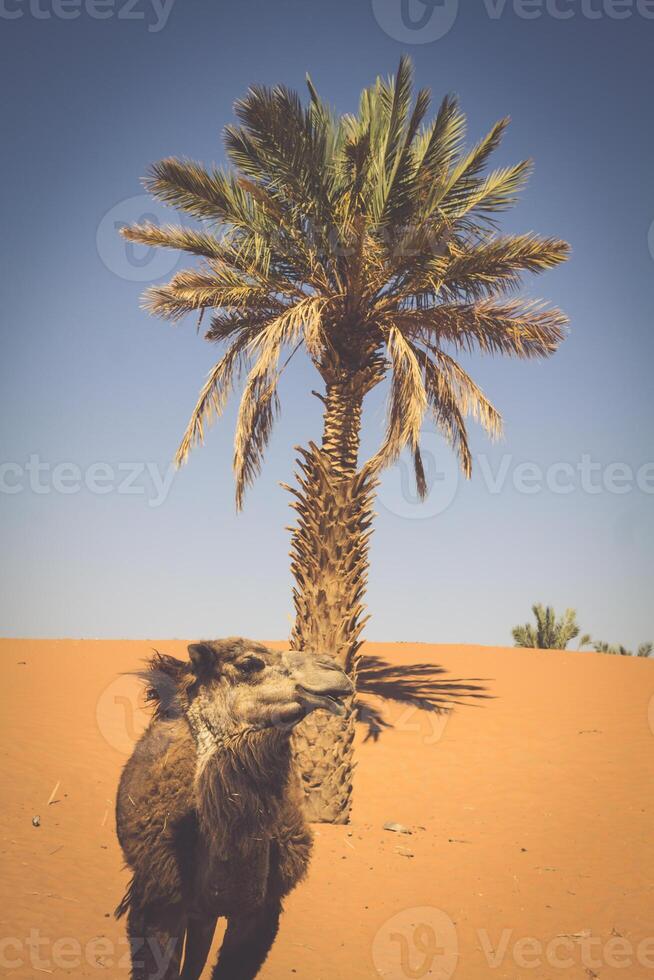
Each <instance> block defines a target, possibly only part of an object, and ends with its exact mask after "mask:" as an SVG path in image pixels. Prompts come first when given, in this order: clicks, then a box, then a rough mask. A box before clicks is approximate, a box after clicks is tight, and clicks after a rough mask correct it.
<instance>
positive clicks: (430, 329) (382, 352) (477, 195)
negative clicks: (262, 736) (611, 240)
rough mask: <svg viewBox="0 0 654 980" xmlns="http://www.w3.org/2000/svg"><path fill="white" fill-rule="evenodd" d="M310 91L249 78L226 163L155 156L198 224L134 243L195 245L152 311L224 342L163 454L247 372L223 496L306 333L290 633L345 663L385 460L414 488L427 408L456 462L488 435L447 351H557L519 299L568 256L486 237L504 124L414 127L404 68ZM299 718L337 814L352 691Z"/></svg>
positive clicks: (153, 296) (310, 787)
mask: <svg viewBox="0 0 654 980" xmlns="http://www.w3.org/2000/svg"><path fill="white" fill-rule="evenodd" d="M307 83H308V90H309V96H308V101H307V104H306V105H305V104H303V103H302V101H301V99H300V97H299V96H298V95H297V93H295V92H293V91H290V90H289V89H287V88H285V87H283V86H277V87H275V88H273V89H269V88H264V87H260V86H256V87H252V88H250V89H249V91H248V92H247V94H246V95H245V97H244V98H243V99H242V100H240V101H238V102H237V103H236V105H235V112H236V117H237V122H236V124H234V125H228V126H226V128H225V133H224V137H225V145H226V151H227V156H228V158H229V161H230V162H231V165H232V168H231V169H229V170H217V169H211V170H208V169H205V167H203V166H202V165H200V164H198V163H194V162H190V161H187V160H180V159H173V158H169V159H165V160H162V161H161V162H159V163H156V164H154V165H153V166H152V167H151V169H150V172H149V174H148V175H147V177H146V178H145V186H146V188H147V189H148V190H149V191H150V192H151V193H152V194H153V195H154V196H155V197H156V198H157V199H158V200H160V201H163V202H165V203H166V204H168V205H172V206H173V207H175V208H177V209H178V210H180V211H182V212H184V213H185V214H186V215H190V216H191V217H192V218H195V219H199V221H200V225H199V227H193V228H191V227H179V226H177V227H175V226H166V227H158V226H155V225H153V224H142V225H138V226H133V227H129V228H126V229H124V231H123V233H124V235H125V237H126V238H128V239H129V240H131V241H133V242H141V243H144V244H147V245H149V246H159V245H160V246H164V247H169V248H174V249H181V250H182V251H185V252H188V253H190V254H191V255H195V256H199V257H200V259H201V260H202V262H201V264H200V266H199V267H195V268H191V269H187V270H185V271H181V272H178V273H177V274H176V275H175V276H174V277H173V278H172V280H171V281H170V282H169V283H167V284H165V285H158V286H155V287H153V288H150V289H149V290H148V291H147V292H146V294H145V306H146V308H147V309H148V310H149V311H150V312H151V313H153V314H156V315H158V316H161V317H163V318H165V319H168V320H172V321H175V320H178V319H180V318H181V317H183V316H184V315H185V314H187V313H192V312H195V313H199V315H200V318H201V317H202V314H203V313H204V311H205V310H207V309H210V310H212V316H211V321H210V325H209V328H208V330H207V332H206V335H205V336H206V339H207V340H209V341H210V342H211V343H215V344H218V345H224V351H223V353H222V355H221V356H220V358H219V360H218V361H217V363H216V364H215V365H214V367H213V368H212V369H211V371H210V372H209V375H208V377H207V380H206V382H205V384H204V387H203V388H202V391H201V393H200V397H199V399H198V402H197V405H196V406H195V409H194V411H193V414H192V416H191V420H190V422H189V425H188V428H187V429H186V432H185V434H184V437H183V439H182V442H181V445H180V447H179V450H178V453H177V462H178V464H181V463H183V462H184V461H185V460H186V458H187V456H188V454H189V451H190V450H191V448H192V447H193V446H195V445H196V444H198V443H201V442H202V441H203V437H204V431H205V427H206V425H207V423H208V422H209V421H210V420H211V419H212V418H213V417H216V416H219V415H220V414H221V412H222V411H223V408H224V406H225V403H226V400H227V398H228V396H229V395H230V393H231V392H232V389H233V387H234V386H235V385H236V383H237V382H238V380H239V379H240V378H241V377H244V385H243V389H242V394H241V396H240V409H239V413H238V420H237V424H236V435H235V445H234V460H233V466H234V474H235V481H236V504H237V507H238V508H240V507H241V506H242V504H243V498H244V493H245V490H246V488H247V486H248V485H249V484H250V483H251V482H252V481H253V480H254V479H255V477H256V476H257V475H258V473H259V471H260V468H261V463H262V456H263V453H264V450H265V448H266V444H267V442H268V439H269V436H270V432H271V429H272V426H273V423H274V421H275V419H276V417H277V414H278V411H279V401H278V397H277V385H278V381H279V377H280V374H281V372H282V371H283V370H284V367H285V366H286V364H287V363H288V360H289V358H290V357H292V356H293V355H294V354H295V352H296V351H298V350H299V349H300V348H303V350H304V351H305V353H306V355H307V356H308V357H309V358H310V360H311V362H312V363H313V365H314V367H315V369H316V371H317V375H318V376H319V378H320V382H321V383H322V386H323V390H322V391H320V392H316V394H317V395H318V397H319V398H320V400H321V402H322V405H323V432H322V440H321V442H320V444H316V443H313V442H312V443H310V444H309V445H308V446H307V447H305V448H303V449H301V450H299V453H300V456H299V461H298V465H299V474H298V480H297V484H296V486H295V487H294V488H293V489H292V493H293V494H294V496H295V500H294V505H293V506H294V507H295V509H296V511H297V524H296V527H295V529H294V531H293V536H292V544H291V558H292V571H293V575H294V577H295V583H296V584H295V588H294V603H295V610H296V619H295V626H294V629H293V633H292V639H291V642H292V644H293V646H294V647H296V648H307V649H312V650H316V651H329V652H331V653H332V654H333V655H335V656H336V657H338V659H339V660H340V661H341V663H342V664H344V666H345V668H346V669H347V671H348V672H349V673H350V675H351V676H352V677H353V678H355V679H356V667H357V658H358V651H359V647H360V643H361V631H362V629H363V625H364V622H365V618H364V605H363V599H364V592H365V587H366V577H367V569H368V541H369V537H370V534H371V530H372V519H373V513H372V501H373V496H374V491H375V487H376V483H377V479H378V475H379V473H380V471H381V470H382V468H383V467H385V466H388V465H389V464H392V463H393V462H394V461H396V460H397V458H398V456H399V454H400V452H401V451H402V450H403V448H404V447H408V449H409V451H410V453H411V455H412V458H413V462H414V466H415V475H416V480H417V489H418V493H419V494H420V495H421V496H424V495H425V494H426V492H427V487H426V481H425V476H424V472H423V467H422V461H421V457H420V431H421V426H422V425H423V421H424V419H425V417H426V416H427V415H428V414H430V415H431V417H432V419H433V421H434V423H435V425H436V427H437V428H438V429H439V430H440V432H441V433H443V435H444V436H445V438H446V440H447V441H448V442H449V443H450V444H451V446H452V447H453V449H454V451H455V452H456V453H457V455H458V458H459V460H460V463H461V467H462V469H463V472H464V474H465V475H466V476H470V472H471V467H472V459H471V453H470V449H469V444H468V436H467V429H466V419H467V417H468V416H472V417H473V418H474V419H475V420H477V421H478V422H480V423H481V425H482V426H483V428H484V429H485V430H486V431H487V432H488V433H489V435H490V436H492V437H495V436H498V435H499V434H500V432H501V428H502V422H501V417H500V415H499V413H498V411H497V410H496V409H495V408H494V407H493V405H492V404H491V403H490V401H489V400H488V399H487V398H486V396H485V395H484V393H483V392H482V391H481V390H480V388H479V387H478V386H477V385H476V384H475V382H474V381H473V379H472V378H471V377H470V376H469V374H468V373H467V372H466V371H465V370H464V369H463V367H462V366H461V365H460V363H459V362H458V360H457V354H459V353H461V352H465V353H468V352H470V351H472V350H479V351H481V352H483V353H486V354H506V355H509V356H515V357H520V358H543V357H548V356H549V355H551V354H553V353H554V351H555V350H556V349H557V347H558V346H559V344H560V343H561V341H562V339H563V338H564V336H565V325H566V322H567V321H566V318H565V317H564V315H563V314H562V313H561V312H560V311H558V310H556V309H552V308H548V307H545V306H544V305H542V304H540V303H534V302H528V301H522V300H520V299H518V298H516V297H515V296H511V295H510V294H511V293H512V292H515V290H516V289H517V287H518V286H519V284H520V282H521V277H522V275H523V274H524V273H537V272H542V271H544V270H546V269H550V268H551V267H553V266H556V265H557V264H559V263H560V262H562V261H563V260H564V259H565V258H566V256H567V254H568V246H567V245H566V243H565V242H563V241H559V240H557V239H553V238H542V237H538V236H536V235H534V234H525V235H500V234H498V233H497V231H496V224H495V222H496V216H497V215H498V214H499V213H500V212H502V211H505V210H506V209H507V208H509V207H510V206H511V205H513V203H514V202H515V200H516V197H517V194H518V191H519V190H520V188H521V187H522V186H523V185H524V183H525V181H526V179H527V177H528V175H529V172H530V169H531V165H530V163H529V161H524V162H522V163H518V164H517V165H515V166H510V167H502V168H500V169H497V170H493V171H491V172H490V173H485V170H486V165H487V162H488V159H489V157H490V155H491V153H492V152H493V150H495V149H496V147H497V146H498V145H499V143H500V140H501V138H502V135H503V133H504V131H505V129H506V127H507V124H508V120H507V119H503V120H502V121H501V122H498V123H497V124H496V125H495V126H493V128H492V129H491V131H490V132H489V133H488V135H487V136H485V137H484V138H483V139H482V140H481V141H480V142H479V143H477V145H476V146H474V147H473V148H472V149H471V150H469V151H465V149H464V138H465V135H464V130H465V117H464V116H463V114H462V113H461V111H460V109H459V107H458V104H457V101H456V99H455V98H453V97H451V96H448V97H446V98H445V99H444V100H443V102H442V104H441V106H440V108H439V110H438V112H437V114H436V117H435V119H433V120H432V121H431V122H426V121H425V120H426V117H427V113H428V109H429V104H430V94H429V92H428V91H427V90H425V89H421V90H420V91H419V92H417V94H416V96H415V99H414V98H413V78H412V67H411V63H410V61H409V60H408V59H407V58H402V59H401V61H400V65H399V68H398V71H397V74H396V76H395V77H394V78H391V79H389V80H387V81H384V80H382V79H378V80H377V81H376V82H375V84H374V85H373V86H372V87H370V88H368V89H365V90H364V92H363V93H362V95H361V100H360V105H359V110H358V113H357V114H356V115H350V114H346V115H342V116H337V115H335V114H334V112H333V111H332V110H331V109H330V107H329V106H328V105H327V104H326V103H325V102H324V101H323V100H322V99H321V98H320V97H319V96H318V94H317V92H316V90H315V88H314V86H313V84H312V82H311V80H310V79H307ZM385 378H388V379H389V382H390V394H389V402H388V417H387V424H386V431H385V433H384V435H383V438H382V440H381V444H380V447H379V450H378V451H377V452H376V453H375V454H374V456H373V457H372V458H371V459H369V460H367V461H366V462H365V463H361V462H360V460H359V438H360V429H361V413H362V406H363V402H364V398H365V396H366V395H367V394H368V393H369V392H370V391H371V389H373V388H374V387H375V386H377V385H379V384H380V383H381V382H382V381H383V380H384V379H385ZM317 714H319V715H325V718H321V719H319V720H316V713H314V715H313V716H312V717H311V718H310V719H308V720H307V721H306V722H305V723H304V724H303V726H300V728H299V729H298V732H297V737H296V742H295V745H296V752H297V757H298V759H299V762H300V765H301V768H302V771H303V775H304V787H305V791H306V796H307V808H308V812H309V815H310V816H311V817H312V818H314V819H321V820H330V821H342V822H345V821H346V820H347V815H348V812H349V806H350V796H351V776H352V739H353V734H354V719H355V713H354V705H351V706H350V707H349V708H348V711H347V714H346V717H345V718H343V719H341V718H332V717H331V716H327V715H326V713H325V712H318V713H317Z"/></svg>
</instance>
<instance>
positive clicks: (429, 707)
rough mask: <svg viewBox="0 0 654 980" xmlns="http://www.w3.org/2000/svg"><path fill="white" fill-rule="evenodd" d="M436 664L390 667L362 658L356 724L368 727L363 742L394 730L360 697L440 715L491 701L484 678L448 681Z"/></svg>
mask: <svg viewBox="0 0 654 980" xmlns="http://www.w3.org/2000/svg"><path fill="white" fill-rule="evenodd" d="M447 673H448V671H447V670H446V669H445V667H441V666H440V665H439V664H390V663H388V661H386V660H384V659H383V658H382V657H375V656H372V655H364V656H362V657H361V659H360V660H359V665H358V671H357V692H358V694H359V697H358V698H357V721H359V722H361V723H362V724H365V725H367V726H368V733H367V735H366V738H365V741H366V742H367V741H368V739H372V740H373V741H374V742H376V741H377V740H378V738H379V736H380V735H381V733H382V731H383V730H384V728H393V725H392V724H391V723H390V722H388V721H386V720H385V718H384V715H383V713H382V711H381V709H380V708H377V707H375V706H373V705H371V704H370V703H369V702H367V701H365V700H364V699H362V698H361V696H360V695H365V694H374V695H376V696H377V697H379V698H383V699H384V700H385V701H395V702H397V703H399V704H407V705H412V706H413V707H415V708H420V709H421V711H434V712H437V713H439V714H443V713H448V712H450V711H452V709H453V708H454V706H455V705H459V706H461V705H466V706H468V707H479V705H478V704H476V701H478V700H490V699H492V698H493V695H492V694H487V693H486V691H487V688H486V687H485V686H484V684H483V683H481V682H485V681H488V680H489V679H490V678H487V677H448V678H447V679H443V675H445V674H447Z"/></svg>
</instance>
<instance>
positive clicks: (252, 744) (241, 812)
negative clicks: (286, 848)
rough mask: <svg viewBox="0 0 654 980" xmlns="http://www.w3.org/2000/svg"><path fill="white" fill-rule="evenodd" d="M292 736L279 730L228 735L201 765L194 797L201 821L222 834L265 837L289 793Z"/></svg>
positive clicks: (217, 744)
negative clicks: (233, 833) (235, 833)
mask: <svg viewBox="0 0 654 980" xmlns="http://www.w3.org/2000/svg"><path fill="white" fill-rule="evenodd" d="M290 769H291V749H290V740H289V736H288V734H287V733H284V732H279V731H277V730H266V731H245V732H240V733H238V734H237V735H233V736H224V737H222V738H221V739H220V740H219V741H217V742H216V745H215V750H214V751H213V752H212V753H211V755H210V756H209V757H208V758H206V759H205V761H204V763H203V764H202V765H198V770H197V774H196V785H195V789H196V799H197V806H198V815H199V818H200V824H201V826H203V828H204V829H205V830H206V831H207V832H208V833H210V834H215V833H216V831H217V830H220V832H221V836H224V837H229V836H231V831H234V832H237V833H238V835H239V836H241V837H242V836H243V834H244V833H245V834H251V835H253V836H257V835H258V836H264V837H265V836H267V830H268V828H269V827H272V826H273V825H274V823H275V820H276V817H277V813H278V811H279V808H280V806H281V805H282V802H283V800H284V797H285V795H286V791H287V787H288V782H289V776H290Z"/></svg>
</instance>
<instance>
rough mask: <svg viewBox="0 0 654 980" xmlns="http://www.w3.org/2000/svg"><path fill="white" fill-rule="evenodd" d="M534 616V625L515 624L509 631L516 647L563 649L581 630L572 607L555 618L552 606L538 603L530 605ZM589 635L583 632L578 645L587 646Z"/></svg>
mask: <svg viewBox="0 0 654 980" xmlns="http://www.w3.org/2000/svg"><path fill="white" fill-rule="evenodd" d="M531 609H532V612H533V614H534V616H535V618H536V625H535V626H532V625H531V624H530V623H526V624H525V625H524V626H516V627H514V629H513V630H512V631H511V632H512V635H513V639H514V640H515V645H516V646H517V647H531V648H532V649H536V650H538V649H540V650H565V649H566V647H567V646H568V643H570V641H571V640H574V639H575V637H577V636H579V633H580V632H581V630H580V627H579V625H578V623H577V613H576V611H575V610H574V609H566V611H565V612H564V614H563V615H562V616H561V617H560V618H559V619H557V618H556V614H555V612H554V609H553V608H552V606H542V605H541V604H540V603H536V605H534V606H532V607H531ZM590 639H591V638H590V636H589V635H588V634H587V633H585V634H584V635H583V636H582V637H581V639H580V640H579V646H580V647H582V646H587V644H589V643H590Z"/></svg>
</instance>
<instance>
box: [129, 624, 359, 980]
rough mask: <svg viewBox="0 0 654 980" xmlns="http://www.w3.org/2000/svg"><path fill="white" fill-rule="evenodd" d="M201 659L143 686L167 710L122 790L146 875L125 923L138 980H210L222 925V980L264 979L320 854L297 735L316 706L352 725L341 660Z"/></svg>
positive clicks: (159, 709)
mask: <svg viewBox="0 0 654 980" xmlns="http://www.w3.org/2000/svg"><path fill="white" fill-rule="evenodd" d="M188 651H189V656H190V662H183V661H181V660H176V659H175V658H174V657H169V656H165V655H161V654H156V656H155V657H154V658H153V659H152V660H151V661H150V663H149V669H148V670H147V672H145V673H144V674H143V675H142V676H143V677H144V679H145V680H146V682H147V684H148V697H149V698H150V700H152V701H153V702H154V703H155V706H156V707H155V714H154V718H153V720H152V722H151V723H150V725H149V727H148V729H147V730H146V731H145V733H144V734H143V735H142V737H141V739H140V740H139V742H138V743H137V745H136V748H135V749H134V753H133V754H132V756H131V758H130V760H129V762H128V763H127V765H126V766H125V769H124V771H123V774H122V777H121V780H120V786H119V789H118V800H117V807H116V817H117V827H118V838H119V840H120V844H121V847H122V849H123V853H124V855H125V859H126V861H127V864H128V865H129V866H130V868H131V870H132V872H133V877H132V881H131V883H130V886H129V888H128V891H127V894H126V895H125V898H124V899H123V901H122V902H121V904H120V906H119V907H118V909H117V910H116V912H117V915H122V914H124V913H125V912H127V913H128V919H127V929H128V934H129V937H130V942H131V946H132V977H133V978H134V980H155V978H156V980H170V978H173V977H180V976H181V977H182V978H184V980H197V978H198V977H199V976H200V974H201V973H202V969H203V967H204V964H205V962H206V959H207V957H208V955H209V950H210V947H211V942H212V938H213V934H214V930H215V926H216V921H217V919H218V918H219V917H220V916H225V917H226V918H227V930H226V933H225V938H224V940H223V944H222V947H221V950H220V955H219V957H218V962H217V964H216V966H215V968H214V971H213V974H212V976H213V980H251V978H252V977H255V976H256V975H257V973H258V971H259V969H260V967H261V965H262V963H263V962H264V960H265V958H266V956H267V954H268V951H269V949H270V947H271V946H272V943H273V942H274V939H275V935H276V933H277V928H278V923H279V916H280V912H281V903H282V899H283V897H284V896H285V895H286V894H288V892H290V891H291V889H292V888H294V886H295V885H296V884H297V883H298V882H299V881H300V880H301V879H302V878H303V877H304V875H305V874H306V870H307V865H308V861H309V856H310V852H311V832H310V830H309V828H308V826H307V824H306V823H305V820H304V817H303V815H302V811H301V808H300V795H299V788H298V786H297V785H296V779H295V773H294V771H293V768H292V764H291V752H290V746H289V737H290V734H291V731H292V729H293V727H294V726H295V725H296V724H297V723H298V722H299V721H300V720H301V719H302V718H303V717H305V715H306V714H307V713H308V712H310V711H313V710H315V709H316V708H326V709H328V710H329V711H332V712H333V713H336V714H339V713H342V712H343V706H342V703H341V702H342V700H343V699H344V698H346V697H348V696H350V695H351V694H352V684H351V682H350V681H349V680H348V678H347V677H346V675H345V674H344V673H343V672H342V671H341V670H340V668H339V667H338V666H337V665H336V664H335V663H334V662H332V661H331V660H330V659H329V658H327V657H325V658H317V657H314V656H311V655H307V654H304V653H297V652H290V653H289V652H284V653H281V652H276V651H274V650H269V649H267V648H266V647H264V646H261V644H259V643H253V642H251V641H249V640H243V639H240V638H232V639H227V640H218V641H215V642H210V643H194V644H192V645H191V646H189V648H188ZM184 937H186V943H185V950H184V963H183V966H181V961H182V947H183V945H184ZM180 970H181V972H180Z"/></svg>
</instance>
